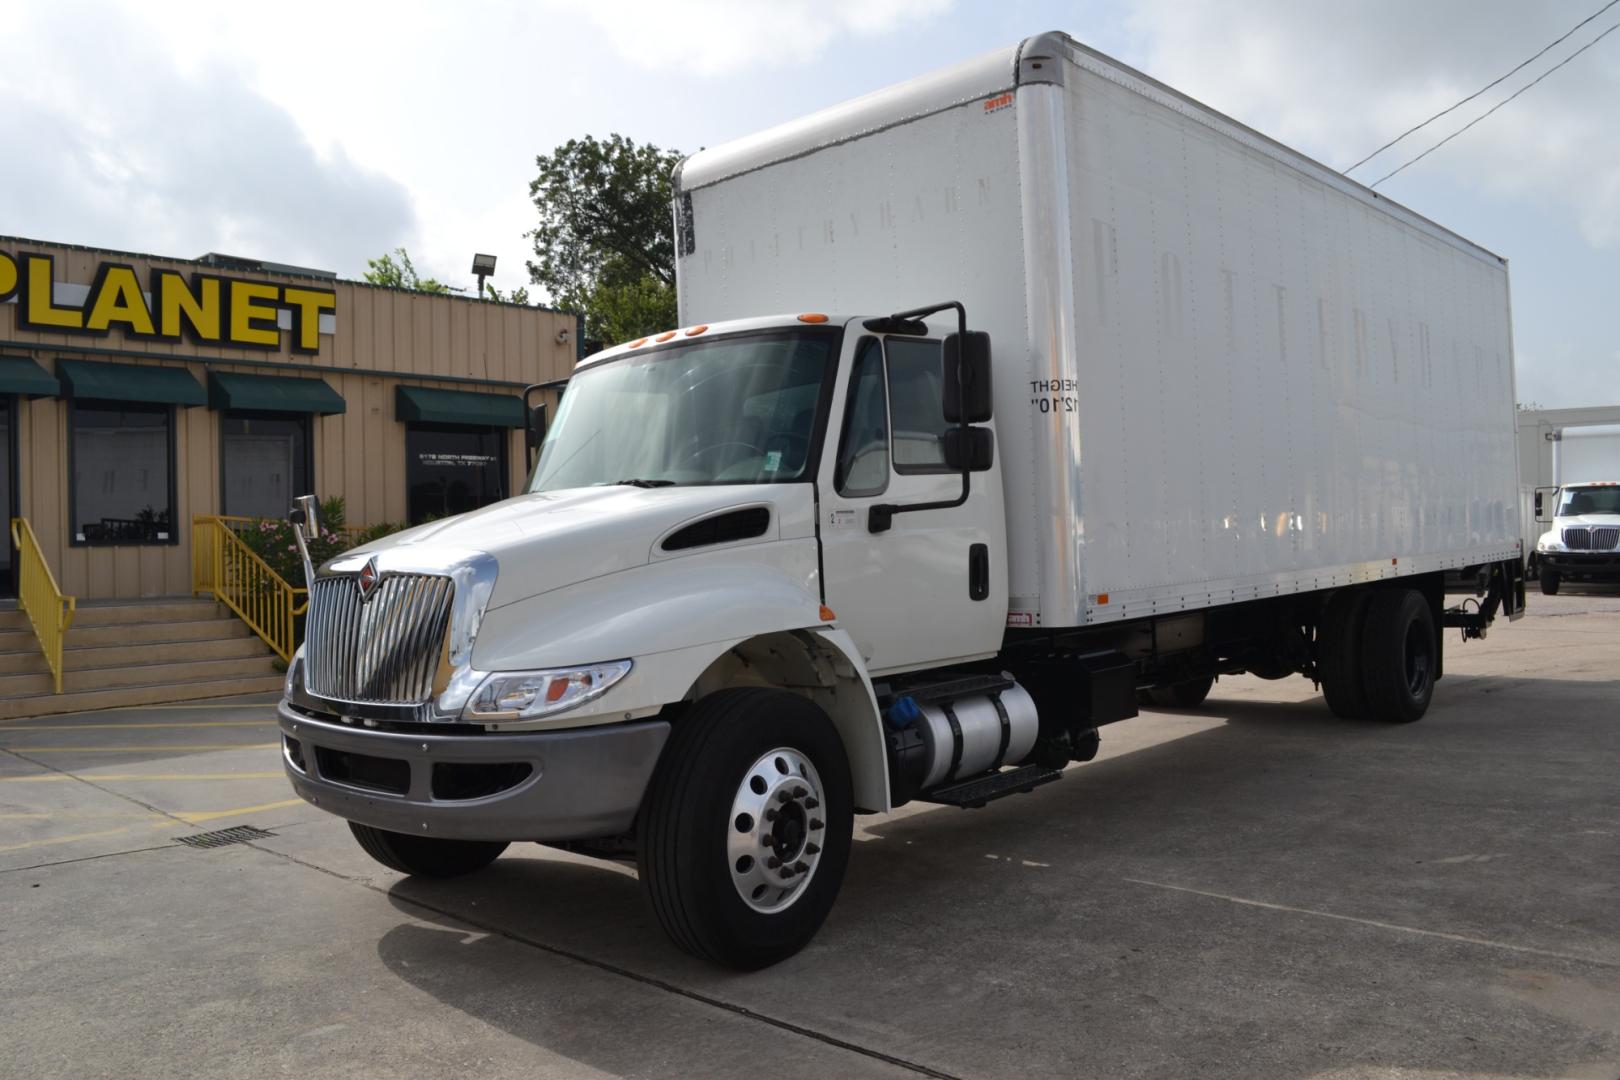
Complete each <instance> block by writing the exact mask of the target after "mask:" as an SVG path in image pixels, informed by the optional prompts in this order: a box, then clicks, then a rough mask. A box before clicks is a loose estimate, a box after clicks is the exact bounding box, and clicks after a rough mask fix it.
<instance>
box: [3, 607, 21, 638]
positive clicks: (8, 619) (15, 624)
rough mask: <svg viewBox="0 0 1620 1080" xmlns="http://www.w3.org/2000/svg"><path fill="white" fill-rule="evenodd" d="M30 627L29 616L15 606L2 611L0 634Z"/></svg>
mask: <svg viewBox="0 0 1620 1080" xmlns="http://www.w3.org/2000/svg"><path fill="white" fill-rule="evenodd" d="M27 629H28V616H27V615H24V614H23V613H22V612H20V611H18V610H16V609H15V608H8V609H6V610H5V611H0V634H6V633H14V632H16V631H18V630H27Z"/></svg>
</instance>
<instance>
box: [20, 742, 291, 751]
mask: <svg viewBox="0 0 1620 1080" xmlns="http://www.w3.org/2000/svg"><path fill="white" fill-rule="evenodd" d="M280 745H281V744H280V743H273V742H267V743H180V744H178V745H169V746H164V745H159V744H153V745H151V746H0V750H26V751H28V753H30V754H144V753H147V752H148V751H152V750H268V749H270V748H271V747H274V746H280Z"/></svg>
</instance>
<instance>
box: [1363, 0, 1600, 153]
mask: <svg viewBox="0 0 1620 1080" xmlns="http://www.w3.org/2000/svg"><path fill="white" fill-rule="evenodd" d="M1615 4H1620V0H1609V2H1608V3H1607V4H1604V5H1603V6H1602V7H1600V8H1598V9H1597V10H1596V11H1594V12H1592V14H1590V15H1588V16H1587V17H1586V18H1584V19H1582V20H1581V21H1580V22H1578V23H1576V24H1575V25H1574V26H1572V27H1570V28H1569V32H1568V33H1566V34H1565V35H1564V36H1563V37H1561V38H1559V39H1558V40H1557V41H1555V42H1553V43H1552V44H1551V45H1548V46H1547V47H1546V48H1545V49H1542V50H1541V51H1540V52H1538V53H1536V55H1534V56H1532V57H1531V58H1530V59H1528V60H1526V61H1525V62H1524V63H1522V64H1520V65H1519V66H1518V67H1516V68H1514V69H1513V70H1512V71H1509V72H1508V73H1507V74H1506V75H1503V76H1501V77H1500V78H1498V79H1495V80H1493V81H1491V82H1488V83H1486V84H1485V85H1484V86H1482V87H1480V88H1479V89H1478V90H1475V91H1474V92H1473V93H1472V94H1469V95H1468V96H1467V97H1465V98H1463V99H1462V100H1461V101H1459V102H1457V103H1456V104H1455V105H1452V106H1450V107H1449V108H1445V109H1441V110H1440V111H1439V112H1437V113H1435V114H1434V115H1433V116H1431V117H1429V118H1428V119H1427V120H1425V121H1423V123H1421V124H1418V125H1416V126H1415V127H1409V128H1407V129H1406V130H1405V131H1403V132H1401V133H1400V134H1399V135H1397V136H1395V137H1394V138H1393V139H1391V140H1389V142H1387V143H1385V144H1384V145H1383V146H1380V147H1379V148H1378V149H1376V150H1374V151H1373V152H1372V153H1370V154H1368V155H1367V156H1366V157H1364V158H1362V159H1361V160H1360V161H1358V162H1356V163H1355V164H1354V165H1352V166H1350V167H1349V168H1348V169H1345V170H1344V171H1345V173H1346V174H1347V175H1348V174H1349V173H1352V172H1355V171H1356V170H1357V169H1359V168H1361V167H1362V166H1363V165H1365V164H1367V162H1369V161H1371V160H1372V159H1373V158H1375V157H1377V156H1378V155H1379V154H1382V153H1383V152H1384V151H1385V150H1388V149H1389V148H1390V147H1392V146H1394V145H1395V144H1396V143H1398V142H1400V141H1401V140H1402V139H1404V138H1406V137H1407V136H1408V135H1410V134H1412V133H1413V132H1414V131H1417V130H1419V129H1420V128H1426V127H1428V126H1429V125H1430V124H1432V123H1434V122H1435V121H1436V120H1438V119H1440V118H1441V117H1442V116H1444V115H1446V114H1447V113H1450V112H1455V111H1456V110H1458V109H1460V108H1462V107H1463V106H1464V105H1466V104H1468V103H1469V102H1470V101H1473V100H1474V99H1475V98H1477V97H1479V95H1481V94H1483V93H1484V92H1485V91H1487V90H1489V89H1490V88H1491V87H1493V86H1497V85H1499V84H1500V83H1501V82H1502V81H1503V80H1504V79H1506V78H1508V76H1510V75H1514V74H1516V73H1518V72H1520V71H1523V70H1524V69H1525V68H1526V67H1529V66H1530V65H1531V64H1533V63H1535V62H1536V61H1537V60H1540V59H1541V58H1542V57H1543V56H1546V55H1547V52H1548V50H1549V49H1552V48H1553V47H1554V46H1557V45H1562V44H1563V43H1564V42H1566V41H1568V40H1569V36H1570V34H1573V33H1574V32H1575V31H1577V30H1579V29H1580V28H1581V27H1583V26H1585V25H1586V24H1587V23H1589V22H1591V21H1592V20H1593V19H1595V18H1597V17H1598V16H1599V15H1601V14H1603V13H1604V12H1605V11H1608V10H1609V9H1610V8H1612V7H1614V5H1615ZM1531 85H1534V84H1533V83H1532V84H1531Z"/></svg>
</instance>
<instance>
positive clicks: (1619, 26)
mask: <svg viewBox="0 0 1620 1080" xmlns="http://www.w3.org/2000/svg"><path fill="white" fill-rule="evenodd" d="M1616 30H1620V23H1615V24H1614V25H1613V26H1611V27H1609V28H1608V29H1607V30H1605V31H1603V33H1601V34H1599V35H1598V36H1597V37H1595V38H1593V39H1592V40H1591V41H1588V42H1587V43H1586V44H1585V45H1582V46H1581V47H1580V48H1578V49H1576V50H1575V51H1574V52H1572V53H1570V54H1569V55H1568V56H1566V57H1564V58H1563V59H1562V60H1560V61H1558V63H1556V64H1554V65H1553V66H1552V67H1550V68H1548V69H1547V70H1546V71H1543V72H1542V73H1541V74H1540V75H1537V76H1536V77H1535V78H1534V79H1533V80H1531V81H1530V82H1528V83H1526V84H1525V85H1523V86H1521V87H1519V88H1518V89H1517V90H1515V91H1513V93H1512V94H1510V95H1509V96H1507V97H1505V98H1503V99H1502V100H1501V101H1499V102H1497V103H1496V104H1495V105H1492V106H1491V107H1490V109H1489V110H1488V111H1486V112H1485V113H1484V114H1483V115H1481V116H1476V117H1475V118H1474V119H1472V120H1470V121H1468V123H1466V124H1464V125H1463V126H1462V127H1460V128H1458V129H1457V130H1456V131H1453V132H1452V133H1451V134H1450V135H1447V136H1446V137H1445V138H1443V139H1441V140H1440V141H1439V142H1437V143H1435V144H1434V145H1433V146H1431V147H1429V148H1428V149H1427V150H1425V151H1423V153H1421V154H1419V155H1418V156H1417V157H1415V158H1413V159H1412V160H1411V161H1408V162H1407V163H1406V164H1405V165H1402V166H1401V167H1400V168H1399V169H1396V170H1395V171H1394V172H1387V173H1385V174H1384V175H1383V176H1380V177H1379V178H1378V179H1377V180H1374V181H1373V182H1372V183H1370V184H1368V185H1367V186H1368V187H1377V186H1378V185H1379V184H1382V183H1383V182H1384V181H1385V180H1388V179H1389V178H1390V177H1392V176H1394V175H1395V173H1398V172H1400V171H1401V170H1402V169H1405V168H1407V167H1408V166H1411V165H1416V164H1417V163H1418V162H1420V161H1422V160H1423V159H1424V158H1426V157H1428V156H1429V155H1430V154H1432V153H1434V152H1435V151H1436V150H1438V149H1440V148H1441V147H1442V146H1444V145H1446V143H1448V142H1450V141H1451V140H1452V139H1455V138H1456V137H1457V136H1458V135H1461V134H1462V133H1463V132H1465V131H1467V130H1468V129H1469V128H1471V127H1473V126H1474V125H1475V124H1477V123H1479V122H1480V121H1481V120H1483V119H1485V117H1487V116H1489V115H1491V113H1493V112H1495V111H1496V110H1497V109H1500V108H1501V107H1502V106H1503V105H1506V104H1507V103H1508V102H1510V101H1512V100H1513V99H1514V98H1516V97H1518V96H1519V95H1520V94H1522V93H1524V92H1525V91H1526V90H1528V89H1530V88H1531V87H1532V86H1534V85H1536V83H1538V82H1540V81H1541V80H1542V79H1545V78H1546V77H1547V76H1549V75H1551V74H1552V73H1553V72H1555V71H1557V70H1558V69H1559V68H1561V67H1563V66H1564V65H1565V64H1567V63H1569V62H1570V61H1571V60H1573V59H1575V58H1576V57H1577V56H1579V55H1581V53H1583V52H1585V51H1586V50H1587V49H1590V48H1591V47H1592V46H1594V45H1596V44H1597V43H1598V42H1600V41H1602V40H1603V39H1604V38H1606V37H1608V36H1609V35H1610V34H1612V33H1614V32H1615V31H1616Z"/></svg>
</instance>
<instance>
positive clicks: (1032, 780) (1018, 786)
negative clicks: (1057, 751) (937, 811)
mask: <svg viewBox="0 0 1620 1080" xmlns="http://www.w3.org/2000/svg"><path fill="white" fill-rule="evenodd" d="M1061 779H1063V770H1061V769H1048V768H1046V767H1045V766H1044V765H1023V766H1020V767H1019V768H1016V769H1008V770H1006V771H1005V772H994V773H989V774H988V775H985V776H975V777H973V778H972V779H969V780H963V781H961V782H960V783H956V784H948V785H946V786H945V787H942V788H935V789H934V790H933V791H930V792H928V793H927V794H925V795H922V796H920V798H921V799H922V801H923V802H931V803H941V804H943V805H945V806H960V807H963V808H964V809H969V810H977V809H978V808H979V807H981V806H983V805H984V804H985V803H988V802H995V801H996V800H997V799H1004V798H1006V797H1007V796H1008V795H1023V794H1026V793H1028V792H1031V791H1034V790H1035V789H1036V788H1038V787H1040V786H1041V785H1042V784H1050V783H1051V782H1052V781H1053V780H1061Z"/></svg>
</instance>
